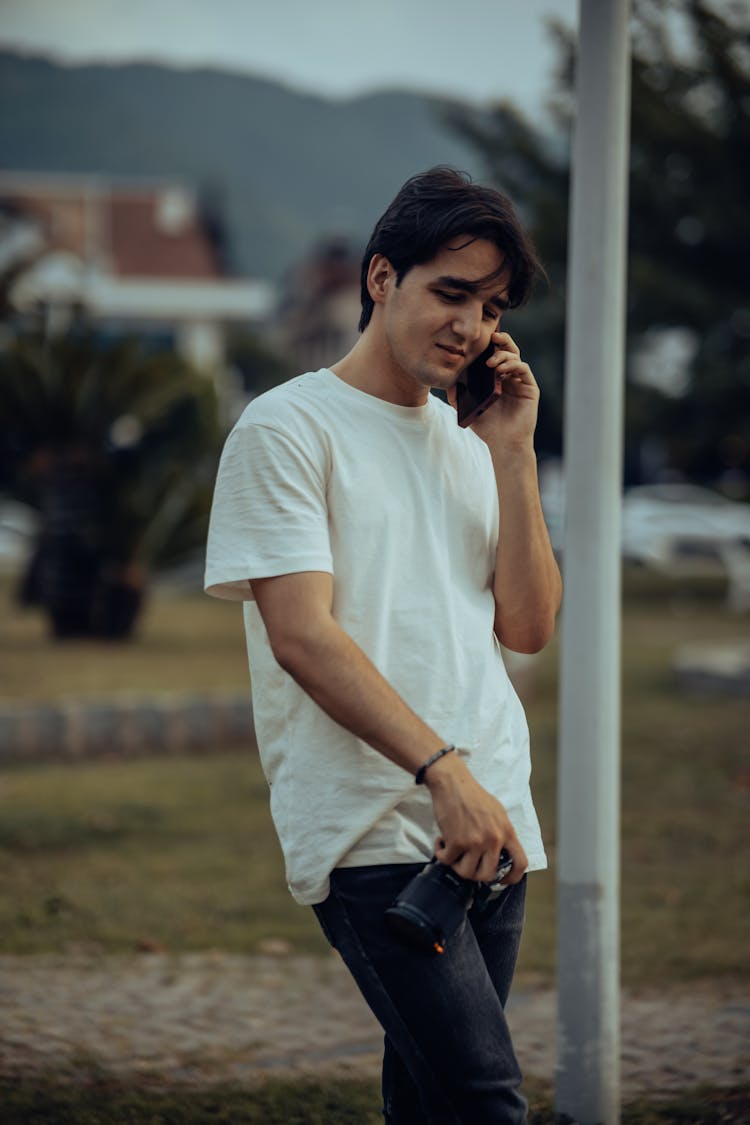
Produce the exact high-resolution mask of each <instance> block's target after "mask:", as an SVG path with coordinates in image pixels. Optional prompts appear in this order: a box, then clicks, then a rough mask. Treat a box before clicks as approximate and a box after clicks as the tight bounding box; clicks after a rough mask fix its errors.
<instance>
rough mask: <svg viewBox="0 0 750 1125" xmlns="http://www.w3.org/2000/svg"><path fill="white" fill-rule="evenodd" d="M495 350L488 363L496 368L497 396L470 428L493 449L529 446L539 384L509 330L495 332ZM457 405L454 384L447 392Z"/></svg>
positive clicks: (493, 337)
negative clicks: (522, 357)
mask: <svg viewBox="0 0 750 1125" xmlns="http://www.w3.org/2000/svg"><path fill="white" fill-rule="evenodd" d="M492 342H493V343H494V344H495V351H494V353H493V355H491V356H490V358H489V359H488V361H487V366H488V367H489V368H490V369H492V368H494V370H495V393H496V395H497V398H496V400H495V401H494V402H493V403H492V404H491V405H490V406H489V407H488V408H487V409H486V410H485V411H484V413H483V414H480V416H479V417H478V418H477V420H476V421H475V422H473V423H472V425H471V429H472V430H474V432H475V433H476V434H477V435H478V436H479V437H481V438H482V440H483V441H485V442H486V443H487V445H489V446H490V448H491V449H493V448H497V449H501V448H502V449H508V448H511V447H518V448H528V447H529V445H531V444H532V442H533V438H534V430H535V429H536V422H537V415H538V411H539V387H538V386H537V382H536V379H535V378H534V375H533V373H532V371H531V368H530V367H529V365H528V363H524V361H523V360H522V359H521V351H520V348H519V347H518V344H517V343H516V342H515V340H514V339H513V338H512V336H510V335H509V333H507V332H493V334H492ZM448 399H449V401H450V402H451V404H452V405H454V406H455V402H456V391H455V387H454V388H452V389H451V391H449V393H448Z"/></svg>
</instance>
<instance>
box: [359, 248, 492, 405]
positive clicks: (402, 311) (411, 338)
mask: <svg viewBox="0 0 750 1125" xmlns="http://www.w3.org/2000/svg"><path fill="white" fill-rule="evenodd" d="M502 265H503V255H502V253H501V252H500V251H499V250H498V248H497V247H496V246H495V244H494V243H492V242H488V241H486V240H484V239H472V238H471V236H469V235H466V236H458V237H457V238H454V239H452V240H451V241H450V242H448V243H446V245H445V246H444V247H443V248H442V250H441V251H440V252H439V253H438V254H437V256H436V257H435V258H433V259H432V261H430V262H426V263H424V264H423V265H419V266H413V267H412V268H411V269H410V270H409V272H408V273H407V274H406V276H405V277H404V278H403V280H402V282H401V284H400V285H397V284H396V275H395V271H394V270H393V267H392V266H390V263H387V262H385V260H383V268H384V269H389V270H390V271H391V275H390V276H389V277H388V278H387V280H386V283H385V287H384V292H383V299H382V302H381V304H382V329H383V340H384V343H385V346H386V349H387V361H388V363H389V365H390V370H391V373H392V376H391V377H392V378H393V379H394V380H395V381H396V382H398V383H399V384H401V385H402V386H403V387H404V390H407V388H409V387H411V389H412V390H413V389H415V388H419V389H420V390H421V389H422V388H424V389H427V388H430V387H439V388H441V389H443V390H447V389H448V388H449V387H452V386H453V384H454V383H455V382H456V379H457V378H458V376H459V375H460V374H461V372H462V371H463V370H464V368H465V367H466V366H467V365H468V364H469V363H470V362H471V361H472V360H473V359H475V358H476V356H478V355H479V353H480V352H482V351H484V349H485V348H486V347H487V345H488V343H489V342H490V336H491V335H492V333H493V332H495V331H497V329H498V326H499V322H500V317H501V315H502V312H503V310H504V309H505V308H507V303H508V302H507V279H506V278H504V277H503V276H502V275H500V276H498V275H499V274H500V271H501V269H502ZM493 275H494V280H491V281H489V282H488V281H487V280H486V279H487V278H488V277H492V276H493Z"/></svg>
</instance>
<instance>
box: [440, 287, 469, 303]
mask: <svg viewBox="0 0 750 1125" xmlns="http://www.w3.org/2000/svg"><path fill="white" fill-rule="evenodd" d="M437 295H438V297H440V298H442V300H443V301H448V302H449V303H450V304H451V305H455V304H457V303H458V302H459V301H461V300H463V294H461V293H447V292H446V291H445V290H444V289H438V290H437Z"/></svg>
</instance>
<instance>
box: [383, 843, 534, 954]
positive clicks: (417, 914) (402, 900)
mask: <svg viewBox="0 0 750 1125" xmlns="http://www.w3.org/2000/svg"><path fill="white" fill-rule="evenodd" d="M512 866H513V860H512V859H511V857H510V855H509V854H508V852H507V851H506V850H505V848H503V850H502V851H501V853H500V859H499V862H498V868H497V871H496V873H495V877H494V879H493V880H492V882H491V883H478V882H476V881H475V880H474V879H463V878H462V877H461V876H460V875H457V874H456V872H455V871H454V870H453V868H452V867H447V866H446V865H445V864H444V863H438V861H437V859H436V858H435V857H434V856H433V858H432V859H431V860H430V862H429V863H428V864H427V865H426V867H424V868H423V870H422V871H420V872H419V874H418V875H415V877H414V878H413V879H412V880H411V881H410V882H409V883H407V885H406V886H405V887H404V889H403V891H402V892H401V894H400V895H399V896H398V898H397V899H396V901H395V902H394V903H393V905H392V906H389V907H388V909H387V910H386V912H385V921H386V925H387V926H388V928H389V930H390V931H391V933H393V934H395V935H396V937H398V938H400V940H401V941H403V942H405V943H406V944H407V945H413V946H415V947H416V948H417V949H423V950H425V951H428V952H434V953H444V952H445V946H446V944H447V943H448V942H449V941H450V939H451V938H452V937H453V935H454V934H455V933H456V931H457V930H458V928H459V927H460V925H461V923H462V922H463V921H464V919H465V918H466V912H467V910H469V909H470V907H471V906H472V905H474V904H475V903H476V904H484V903H486V902H489V901H490V899H493V898H496V897H497V895H499V894H501V893H502V891H504V890H505V885H504V884H503V883H502V880H503V879H504V878H505V876H506V875H507V874H508V872H509V871H510V869H511V867H512Z"/></svg>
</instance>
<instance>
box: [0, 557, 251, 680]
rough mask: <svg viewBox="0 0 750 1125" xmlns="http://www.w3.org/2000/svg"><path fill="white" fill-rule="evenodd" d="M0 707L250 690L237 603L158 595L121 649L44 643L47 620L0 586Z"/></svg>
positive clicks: (5, 582) (5, 585) (97, 643)
mask: <svg viewBox="0 0 750 1125" xmlns="http://www.w3.org/2000/svg"><path fill="white" fill-rule="evenodd" d="M0 604H1V605H2V619H3V628H2V634H1V635H0V701H2V700H6V701H8V702H10V701H13V702H26V701H28V700H36V699H59V698H62V697H64V696H81V697H83V696H96V695H103V694H105V695H111V694H113V693H118V692H130V693H141V692H143V693H149V692H153V691H166V692H169V691H187V692H190V691H196V692H198V691H199V692H206V691H211V690H220V691H225V690H231V689H237V690H238V691H247V690H248V674H247V654H246V650H245V638H244V632H243V627H242V613H241V610H240V607H239V605H238V603H236V602H225V601H219V600H218V599H216V598H209V597H207V596H206V595H204V594H200V593H196V594H193V595H190V596H187V595H179V596H177V595H174V594H171V593H170V592H169V591H168V590H157V591H155V592H154V593H153V594H152V595H151V597H150V599H149V602H148V604H147V606H146V609H145V610H144V613H143V616H142V618H141V619H140V621H139V624H138V628H137V632H136V634H135V636H134V637H133V639H132V640H131V641H130V642H129V643H126V644H122V643H116V642H112V643H103V642H101V641H86V640H76V641H65V642H62V643H58V644H55V643H54V642H52V641H50V639H49V631H48V626H47V622H46V620H45V618H44V615H43V614H41V613H39V612H37V611H30V610H26V611H22V610H19V608H18V607H17V606H16V605H15V604H14V602H13V600H12V586H11V584H10V582H9V581H8V579H7V578H6V579H4V580H2V581H0Z"/></svg>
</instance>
